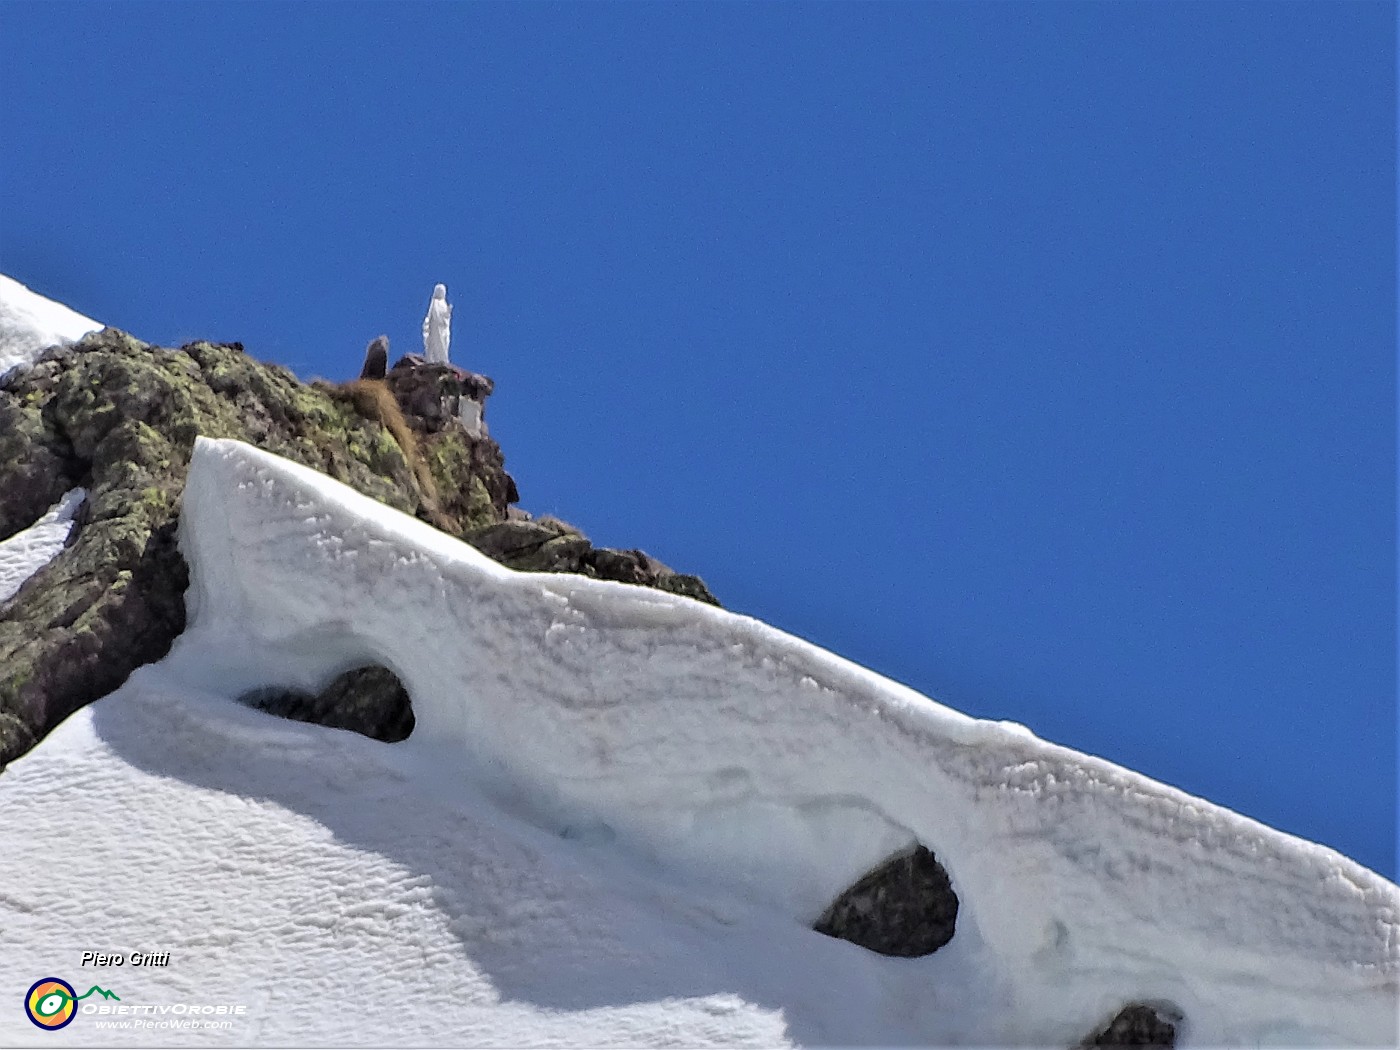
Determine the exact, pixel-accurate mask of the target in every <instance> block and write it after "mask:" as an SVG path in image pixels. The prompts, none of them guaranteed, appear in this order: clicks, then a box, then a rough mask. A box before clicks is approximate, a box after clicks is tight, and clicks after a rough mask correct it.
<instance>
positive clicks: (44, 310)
mask: <svg viewBox="0 0 1400 1050" xmlns="http://www.w3.org/2000/svg"><path fill="white" fill-rule="evenodd" d="M101 327H102V325H100V324H98V323H97V322H96V321H94V320H93V319H92V318H90V317H84V316H83V315H82V314H80V313H76V312H75V311H73V310H70V309H68V307H66V306H63V305H62V304H61V303H56V302H54V301H53V300H51V299H45V298H44V297H43V296H42V295H39V294H37V293H35V292H31V291H30V290H29V289H28V288H26V287H25V286H24V285H22V284H20V283H19V282H18V281H16V280H15V279H14V278H12V277H6V276H5V275H4V274H0V379H3V378H4V376H5V373H6V372H8V371H10V369H12V368H15V367H18V366H20V365H28V364H31V363H33V362H34V360H35V359H36V358H38V356H39V354H40V353H41V352H42V351H44V350H47V349H48V348H49V347H51V346H57V345H59V344H60V343H73V342H77V341H78V340H79V339H81V338H82V337H83V336H85V335H87V334H88V333H89V332H95V331H97V330H98V329H100V328H101Z"/></svg>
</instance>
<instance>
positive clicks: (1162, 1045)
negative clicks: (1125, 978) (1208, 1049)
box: [1075, 1003, 1182, 1050]
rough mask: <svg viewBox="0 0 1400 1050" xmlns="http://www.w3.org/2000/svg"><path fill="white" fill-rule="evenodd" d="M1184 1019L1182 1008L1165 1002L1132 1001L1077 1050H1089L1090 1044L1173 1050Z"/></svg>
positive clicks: (1076, 1049) (1091, 1045)
mask: <svg viewBox="0 0 1400 1050" xmlns="http://www.w3.org/2000/svg"><path fill="white" fill-rule="evenodd" d="M1181 1022H1182V1014H1181V1011H1180V1010H1178V1009H1176V1007H1174V1006H1169V1005H1167V1004H1165V1003H1129V1004H1128V1005H1127V1006H1125V1007H1123V1009H1121V1010H1119V1011H1118V1013H1117V1014H1115V1015H1114V1017H1113V1020H1111V1021H1109V1022H1108V1024H1106V1025H1104V1027H1103V1028H1101V1029H1099V1031H1097V1032H1095V1033H1094V1034H1093V1035H1091V1036H1089V1038H1087V1039H1085V1040H1084V1041H1083V1042H1082V1043H1080V1044H1079V1045H1078V1047H1076V1048H1075V1050H1086V1048H1088V1047H1112V1048H1127V1047H1153V1048H1155V1050H1172V1048H1173V1047H1175V1046H1176V1030H1177V1028H1178V1027H1180V1025H1181Z"/></svg>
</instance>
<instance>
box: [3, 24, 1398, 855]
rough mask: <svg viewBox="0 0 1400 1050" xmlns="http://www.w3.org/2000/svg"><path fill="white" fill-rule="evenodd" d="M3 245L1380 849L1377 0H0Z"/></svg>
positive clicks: (89, 296) (76, 285)
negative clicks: (375, 351)
mask: <svg viewBox="0 0 1400 1050" xmlns="http://www.w3.org/2000/svg"><path fill="white" fill-rule="evenodd" d="M0 38H2V39H3V41H4V43H3V47H4V52H5V55H6V61H5V63H4V66H3V68H2V69H0V99H3V109H4V115H3V122H0V133H3V139H4V153H5V160H4V162H3V165H0V270H3V271H4V272H7V273H9V274H10V275H12V276H14V277H17V278H18V279H20V280H22V281H24V282H26V283H28V284H29V285H30V286H31V287H34V288H35V289H36V290H38V291H41V292H43V293H45V294H49V295H51V296H54V297H56V298H60V299H62V300H64V301H66V302H68V303H69V304H70V305H72V306H74V307H75V308H77V309H79V310H81V311H83V312H85V313H87V314H89V315H91V316H94V317H96V318H99V319H101V320H105V321H108V322H110V323H113V324H116V325H118V326H120V327H124V328H127V329H129V330H130V331H132V332H134V333H136V334H137V335H139V336H142V337H143V338H146V339H148V340H151V341H158V342H164V343H171V344H178V343H181V342H184V341H187V340H191V339H195V338H213V339H223V340H239V341H241V342H243V343H244V344H245V345H246V346H247V348H248V349H249V350H250V351H251V352H252V353H254V354H255V355H257V356H259V357H261V358H264V359H266V360H271V361H278V362H281V363H284V364H288V365H290V366H292V367H293V368H295V369H296V370H297V372H298V373H300V374H302V375H303V376H307V377H309V376H312V375H322V376H326V377H329V378H348V377H349V376H351V375H353V374H355V373H356V372H357V371H358V368H359V364H360V358H361V354H362V351H363V348H364V345H365V343H366V341H367V340H368V339H369V338H371V337H372V336H374V335H376V334H377V333H379V332H381V331H383V332H387V333H388V334H389V335H390V337H391V339H392V340H393V344H394V350H395V351H396V352H403V351H409V350H415V349H418V348H420V347H421V343H420V340H419V335H418V326H419V323H420V321H421V318H422V316H423V313H424V309H425V307H426V305H427V300H428V296H429V293H430V291H431V289H432V286H433V284H434V283H435V282H438V281H443V282H445V283H446V284H447V285H448V288H449V290H450V294H451V297H452V300H453V302H454V304H455V309H456V312H455V314H454V327H453V333H454V339H453V358H454V360H455V361H456V362H458V363H459V364H462V365H465V366H466V367H469V368H472V369H475V370H478V371H483V372H485V373H487V374H489V375H491V376H493V377H494V378H495V379H496V382H497V393H496V395H495V397H494V398H493V400H492V401H491V403H490V405H489V408H488V421H489V423H490V425H491V428H492V432H493V434H494V435H495V436H496V437H497V438H498V439H499V440H500V441H501V443H502V445H503V447H504V449H505V452H506V457H507V465H508V467H509V468H510V470H511V471H512V472H513V473H514V475H515V477H516V479H517V481H518V482H519V485H520V490H521V492H522V494H523V500H522V505H523V506H525V507H527V508H528V509H531V510H533V511H536V512H553V513H557V514H559V515H561V516H562V517H564V518H566V519H568V520H570V521H573V522H575V523H576V524H578V525H579V526H580V527H582V528H583V529H584V530H585V531H586V532H588V533H589V535H590V536H592V537H593V538H594V540H595V541H596V542H599V543H601V544H608V545H617V546H641V547H644V548H646V549H648V550H650V551H651V552H653V553H654V554H656V555H657V556H659V557H661V558H662V559H663V560H665V561H667V562H669V563H670V564H672V565H673V566H675V567H676V568H678V569H682V570H687V571H693V572H698V573H700V574H701V575H702V576H704V578H705V579H706V580H707V581H708V582H709V584H710V585H711V586H712V587H713V589H714V590H715V592H716V593H717V594H718V595H719V596H720V597H721V599H722V600H723V601H724V602H725V604H726V605H727V606H728V607H730V608H732V609H736V610H740V611H743V612H747V613H752V614H754V615H756V616H759V617H761V618H763V619H765V620H768V621H770V622H772V623H775V624H777V625H779V626H781V627H784V628H786V629H788V630H791V631H794V632H796V633H798V634H800V635H803V636H805V637H807V638H810V639H812V640H814V641H816V642H819V643H820V644H822V645H825V646H827V647H829V648H831V649H834V650H835V651H837V652H839V653H841V654H843V655H845V656H848V657H851V658H853V659H855V660H857V661H859V662H861V663H864V664H867V665H869V666H871V667H874V668H876V669H877V670H879V671H882V672H884V673H886V674H888V675H891V676H892V677H894V678H897V679H899V680H901V681H904V682H907V683H909V684H911V685H913V686H914V687H916V688H918V689H920V690H922V691H924V692H926V693H928V694H930V695H932V696H934V697H936V698H938V699H941V700H943V701H945V702H947V703H949V704H952V705H954V706H956V707H959V708H962V709H963V710H966V711H968V712H971V713H973V714H977V715H983V716H989V717H994V718H1007V719H1014V720H1016V721H1020V722H1024V723H1025V724H1027V725H1029V726H1030V727H1031V728H1032V729H1034V730H1035V731H1036V732H1037V733H1039V734H1040V735H1042V736H1044V737H1047V738H1049V739H1051V740H1055V741H1058V742H1061V743H1064V744H1068V745H1070V746H1073V747H1076V748H1080V749H1082V750H1085V751H1089V752H1093V753H1095V754H1099V755H1103V756H1106V757H1108V758H1110V759H1113V760H1115V761H1118V762H1121V763H1123V764H1125V765H1128V766H1131V767H1133V768H1135V769H1139V770H1142V771H1144V772H1146V773H1148V774H1151V775H1153V776H1155V777H1158V778H1160V779H1162V780H1165V781H1167V782H1169V783H1172V784H1175V785H1178V786H1180V787H1182V788H1185V789H1186V790H1188V791H1191V792H1193V793H1196V794H1200V795H1203V796H1205V797H1207V798H1209V799H1212V800H1214V801H1216V802H1220V803H1223V804H1225V805H1228V806H1231V807H1233V808H1235V809H1238V810H1240V811H1242V812H1244V813H1247V814H1249V815H1251V816H1254V817H1257V818H1259V819H1261V820H1263V821H1266V822H1267V823H1270V824H1272V825H1274V826H1276V827H1279V828H1283V829H1285V830H1287V831H1291V832H1295V833H1297V834H1299V835H1303V836H1305V837H1307V838H1311V839H1316V840H1319V841H1322V842H1324V843H1327V844H1329V845H1332V846H1334V847H1337V848H1338V849H1341V850H1342V851H1344V852H1346V853H1348V854H1349V855H1351V856H1353V857H1356V858H1357V859H1359V860H1361V861H1362V862H1363V863H1365V864H1367V865H1368V866H1370V867H1372V868H1374V869H1376V870H1378V871H1380V872H1382V873H1384V874H1386V875H1388V876H1390V877H1392V878H1394V877H1395V874H1396V857H1395V848H1396V787H1397V778H1396V736H1397V712H1396V631H1395V627H1396V575H1395V570H1396V533H1395V509H1396V507H1395V490H1396V457H1395V447H1396V414H1395V404H1396V359H1395V352H1396V345H1395V340H1396V328H1395V292H1396V268H1395V240H1396V226H1395V222H1396V212H1395V147H1396V140H1395V117H1396V105H1395V97H1396V81H1395V41H1396V30H1395V7H1394V5H1392V4H1387V3H1344V4H1342V3H1334V4H1304V3H1293V4H1269V3H1248V4H1238V5H1236V4H1227V3H1209V4H1205V3H1191V4H1173V3H1160V4H1092V5H1090V4H1084V5H1079V4H1070V3H1044V4H1037V5H1021V4H1011V3H997V4H992V3H985V4H983V3H977V4H933V3H928V4H911V5H904V4H896V3H886V4H864V5H842V4H811V5H777V4H764V5H733V4H695V5H666V4H657V5H638V4H627V5H621V4H618V5H611V4H589V5H582V4H578V5H565V6H545V5H538V6H536V5H521V4H497V5H490V6H473V5H467V4H460V5H458V4H428V3H421V4H409V3H402V4H374V5H370V4H364V5H344V6H334V5H329V4H326V5H322V4H313V3H302V4H296V5H291V6H283V5H280V4H273V3H256V4H251V3H250V4H243V3H200V4H143V3H120V4H95V3H84V4H48V3H45V4H29V3H17V2H13V0H11V2H7V3H4V4H0Z"/></svg>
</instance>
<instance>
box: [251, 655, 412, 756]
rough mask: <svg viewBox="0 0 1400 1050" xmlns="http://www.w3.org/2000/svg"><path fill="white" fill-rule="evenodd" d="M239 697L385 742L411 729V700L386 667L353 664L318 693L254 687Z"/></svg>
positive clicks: (269, 709)
mask: <svg viewBox="0 0 1400 1050" xmlns="http://www.w3.org/2000/svg"><path fill="white" fill-rule="evenodd" d="M239 700H240V701H241V702H242V703H245V704H248V705H250V706H252V707H256V708H257V709H258V710H260V711H266V712H267V713H268V714H271V715H277V716H279V717H281V718H292V719H295V720H296V721H298V722H315V723H317V724H318V725H323V726H327V727H329V728H331V729H348V730H350V731H351V732H352V733H359V734H360V735H361V736H367V737H369V738H370V739H371V740H382V741H384V742H385V743H386V744H396V743H398V742H399V741H400V740H407V739H408V736H409V734H410V733H412V732H413V702H412V700H411V699H410V698H409V695H408V690H406V689H405V688H404V687H403V683H402V682H400V681H399V677H398V675H396V674H394V672H393V671H391V670H389V669H388V668H387V667H378V666H370V667H355V668H352V669H351V670H349V671H346V672H345V673H344V674H340V675H337V676H336V677H335V678H334V679H332V680H331V683H330V684H329V685H328V686H326V687H325V688H324V689H322V690H321V691H320V692H319V693H310V692H305V691H302V690H296V689H275V688H274V689H257V690H254V691H253V692H251V693H247V694H245V695H243V696H241V697H239Z"/></svg>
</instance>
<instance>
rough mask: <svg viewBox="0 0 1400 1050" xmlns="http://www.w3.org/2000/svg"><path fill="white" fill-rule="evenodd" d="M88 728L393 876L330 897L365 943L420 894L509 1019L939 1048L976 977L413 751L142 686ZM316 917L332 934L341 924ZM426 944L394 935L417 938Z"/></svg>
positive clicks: (290, 860)
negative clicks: (536, 1016)
mask: <svg viewBox="0 0 1400 1050" xmlns="http://www.w3.org/2000/svg"><path fill="white" fill-rule="evenodd" d="M92 720H93V726H94V728H95V730H96V732H97V733H98V735H99V736H100V737H101V739H102V740H103V741H104V742H105V743H106V745H107V746H108V747H110V748H111V750H112V751H114V752H115V753H116V754H117V755H119V756H120V757H121V758H122V759H124V760H125V761H126V762H128V763H130V764H131V765H132V766H134V767H136V768H138V769H140V770H143V771H145V772H148V773H150V774H152V775H154V776H158V777H161V778H175V779H177V780H179V781H183V782H185V783H188V784H190V785H194V786H197V787H199V788H202V789H206V790H209V791H215V792H220V793H224V794H227V795H231V796H236V797H237V798H239V799H242V800H244V801H245V802H250V803H252V805H249V806H246V807H245V810H244V811H245V812H247V813H248V821H249V825H248V826H245V827H244V828H242V829H241V830H242V831H243V832H244V833H245V835H246V834H248V833H251V834H253V835H255V836H256V835H257V834H258V827H257V825H259V824H263V825H264V826H265V827H266V828H268V829H269V830H271V829H272V828H274V827H276V826H277V825H278V824H279V822H285V821H286V819H287V817H286V814H283V813H280V812H279V810H285V811H288V812H289V813H292V814H300V815H302V816H304V817H306V818H309V819H310V820H312V821H314V822H316V823H317V824H319V825H321V826H323V827H324V828H326V829H328V830H329V831H330V833H331V834H332V835H334V837H335V842H336V843H337V844H338V845H339V846H340V847H343V848H344V850H345V851H346V852H347V853H352V854H366V853H368V854H373V855H377V856H378V857H381V858H384V859H385V860H387V861H388V862H389V864H390V865H391V866H392V867H393V868H394V869H395V870H397V871H399V872H401V873H402V878H401V879H397V880H395V881H394V883H393V884H390V885H385V884H384V883H383V882H382V880H380V881H377V882H376V884H375V885H373V886H368V885H356V884H354V883H353V882H350V883H347V884H345V885H343V886H339V887H337V891H336V899H337V900H338V901H339V902H340V903H341V905H342V908H343V910H350V909H353V910H354V913H355V916H356V924H355V925H356V926H357V928H358V927H362V926H363V923H364V917H365V916H366V915H370V916H376V915H377V916H379V918H380V919H381V920H382V923H383V924H385V926H386V928H388V929H389V930H390V931H391V935H392V928H393V926H394V924H395V923H403V919H402V916H403V915H404V910H403V909H404V908H405V907H408V908H410V910H412V909H419V910H422V909H424V907H425V906H424V905H423V903H422V894H421V887H423V886H427V887H429V888H430V893H431V902H432V904H431V908H432V909H434V910H436V912H437V913H439V915H440V916H442V919H441V920H434V919H433V918H432V917H431V916H428V917H427V920H426V921H428V925H430V926H432V925H434V923H436V924H437V925H436V927H435V928H442V927H444V926H445V930H446V931H447V933H446V934H443V935H442V936H443V937H447V936H450V943H451V945H452V951H454V952H457V953H460V957H461V961H462V964H463V967H464V970H475V971H477V972H479V973H481V974H484V975H485V977H486V978H487V979H488V980H489V982H490V984H491V986H492V987H493V988H494V989H495V991H496V993H497V994H498V995H499V996H500V998H501V999H502V1000H503V1001H505V1002H521V1003H528V1004H532V1005H533V1006H535V1007H537V1008H541V1009H546V1010H562V1011H579V1010H591V1009H595V1008H606V1007H618V1008H625V1007H629V1006H634V1005H636V1004H645V1003H660V1002H668V1001H670V1002H678V1003H684V1002H685V1001H695V1000H703V1001H704V1003H703V1004H701V1006H700V1008H702V1009H704V1010H706V1011H708V1012H711V1013H714V1014H715V1018H716V1021H715V1023H716V1024H717V1025H719V1026H720V1028H719V1030H720V1031H723V1030H725V1025H726V1024H727V1023H728V1022H726V1021H725V1020H724V1016H725V1015H726V1014H729V1013H735V1012H738V1011H741V1010H749V1011H752V1010H753V1008H754V1007H757V1008H758V1010H760V1011H765V1012H769V1013H771V1014H773V1015H775V1016H774V1020H775V1023H780V1024H781V1027H782V1030H784V1031H785V1034H786V1038H787V1039H790V1040H793V1041H795V1042H797V1043H801V1044H807V1045H813V1044H822V1045H836V1044H839V1045H851V1046H876V1045H891V1044H905V1045H908V1044H917V1043H925V1044H926V1043H929V1042H930V1041H935V1040H936V1039H938V1038H940V1037H946V1036H947V1035H948V1033H947V1031H946V1026H945V1025H939V1024H938V1023H936V1022H935V1021H934V1020H933V1019H934V1018H935V1017H936V1016H937V1014H938V1013H940V1012H941V1011H944V1010H947V1008H948V1007H949V1005H950V1001H951V1000H955V999H958V998H961V999H962V1000H963V1001H962V1002H961V1003H960V1004H959V1008H958V1009H957V1010H956V1012H957V1013H958V1014H960V1015H962V1016H963V1017H966V1016H967V1015H968V1012H969V1011H968V1004H967V1002H966V992H967V990H968V989H967V988H966V987H963V988H959V987H957V986H958V985H960V984H965V983H966V982H967V981H968V980H969V977H968V976H967V972H966V971H967V969H968V968H967V967H966V966H965V965H964V966H963V967H962V970H961V976H959V974H960V970H959V967H958V964H957V962H956V961H955V960H953V959H952V958H950V956H951V955H953V954H955V953H954V952H953V951H952V948H953V945H950V946H949V948H948V949H944V950H943V951H942V952H940V953H938V954H937V955H934V956H930V957H927V958H924V959H890V958H884V957H881V956H878V955H875V954H874V953H871V952H869V951H866V950H865V949H862V948H858V947H856V946H855V945H852V944H849V943H846V942H844V941H838V940H834V939H832V938H829V937H826V936H823V935H821V934H818V933H816V932H814V931H812V930H811V929H809V928H807V927H805V926H804V925H803V924H802V923H801V922H800V921H799V920H798V919H796V918H794V917H792V916H788V915H784V914H781V913H780V912H778V911H777V910H775V909H773V908H771V907H765V906H763V905H761V904H758V903H755V902H752V901H748V900H745V899H743V898H742V897H739V896H737V895H736V894H734V893H733V892H729V891H726V890H723V889H721V888H719V887H717V886H714V885H706V884H704V883H701V882H699V881H697V880H692V879H691V878H690V876H689V875H688V873H687V872H685V871H681V870H675V869H671V868H668V867H665V866H663V865H661V864H658V863H656V862H653V861H648V860H647V859H645V858H641V857H638V856H636V855H633V854H630V853H629V852H628V851H627V850H626V849H624V848H623V847H621V846H619V845H617V844H615V843H611V842H608V841H607V838H608V836H607V835H606V829H571V830H570V831H569V832H568V833H566V834H557V833H555V832H554V831H553V830H551V829H546V828H542V827H539V826H537V825H535V824H532V823H530V822H529V821H527V820H524V819H521V818H520V817H519V816H517V815H512V813H511V812H510V811H509V804H508V801H507V804H506V805H505V806H504V807H503V806H502V805H500V804H499V802H500V800H492V799H489V798H487V797H486V796H485V795H484V794H483V793H482V792H481V791H479V790H478V789H476V788H474V787H473V786H472V785H471V784H470V783H469V782H468V781H467V780H466V778H464V777H462V776H460V775H459V774H458V773H457V771H455V770H453V769H452V768H450V766H448V765H447V764H446V763H447V762H448V761H449V760H450V757H449V756H447V755H445V754H434V753H432V752H431V751H430V750H427V749H426V747H424V746H417V747H416V746H415V744H414V741H412V740H410V741H407V742H405V743H402V744H384V743H379V742H376V741H373V740H369V739H366V738H364V737H361V736H358V735H356V734H354V733H350V732H346V731H343V730H335V729H327V728H324V727H321V726H316V725H307V724H301V723H294V722H288V721H285V720H282V719H279V718H276V717H275V716H272V715H268V714H265V713H263V712H260V711H256V710H253V709H250V708H246V707H243V706H241V705H238V704H237V703H235V702H233V701H229V700H225V699H223V698H218V697H213V696H197V697H190V696H180V695H177V694H176V693H174V692H173V691H170V690H169V687H168V685H167V684H166V683H164V682H162V679H161V676H160V673H159V671H157V670H155V669H153V668H147V669H143V670H141V671H138V672H137V674H136V675H135V676H133V679H132V680H131V681H130V682H129V683H128V684H127V686H125V687H123V689H121V690H120V691H119V692H118V693H116V694H113V695H112V696H111V697H109V698H107V699H106V700H103V701H101V702H99V703H97V704H95V705H93V708H92ZM198 795H199V793H191V796H192V797H198ZM279 861H280V862H281V863H285V864H286V865H289V866H295V865H297V864H298V863H303V862H302V861H299V859H298V857H296V856H295V855H285V856H282V857H280V858H279ZM347 870H350V871H353V870H354V869H353V865H351V866H350V867H349V868H347ZM313 877H320V876H314V875H313ZM324 877H325V878H334V877H336V876H334V875H332V874H331V873H325V874H324ZM404 887H410V888H419V893H418V895H417V898H416V900H417V903H414V901H412V900H410V899H409V897H408V896H404V897H402V898H400V895H399V894H400V890H401V889H402V888H404ZM262 892H264V890H263V889H261V888H260V887H258V886H256V885H250V886H248V893H249V894H259V893H262ZM324 918H326V919H328V920H329V923H328V925H327V933H326V935H327V936H335V935H336V928H337V927H336V922H337V916H334V915H332V916H326V917H324ZM814 918H815V917H814ZM422 927H423V923H421V922H420V923H417V924H415V926H414V931H413V932H412V933H411V934H410V933H409V932H408V930H407V927H405V934H404V935H405V936H406V937H407V936H410V935H411V936H413V937H423V936H424V934H423V933H422ZM251 932H252V931H250V933H251ZM261 935H264V936H265V934H261ZM956 943H957V942H956V940H955V941H954V945H956ZM347 947H348V948H349V949H350V950H354V946H353V943H351V944H350V945H347ZM429 947H431V946H425V951H426V950H427V949H428V948H429ZM744 1004H753V1005H752V1006H748V1007H746V1006H744ZM695 1005H696V1004H695V1003H694V1002H692V1003H691V1009H692V1010H693V1009H694V1008H695ZM936 1032H938V1033H940V1035H935V1033H936Z"/></svg>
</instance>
